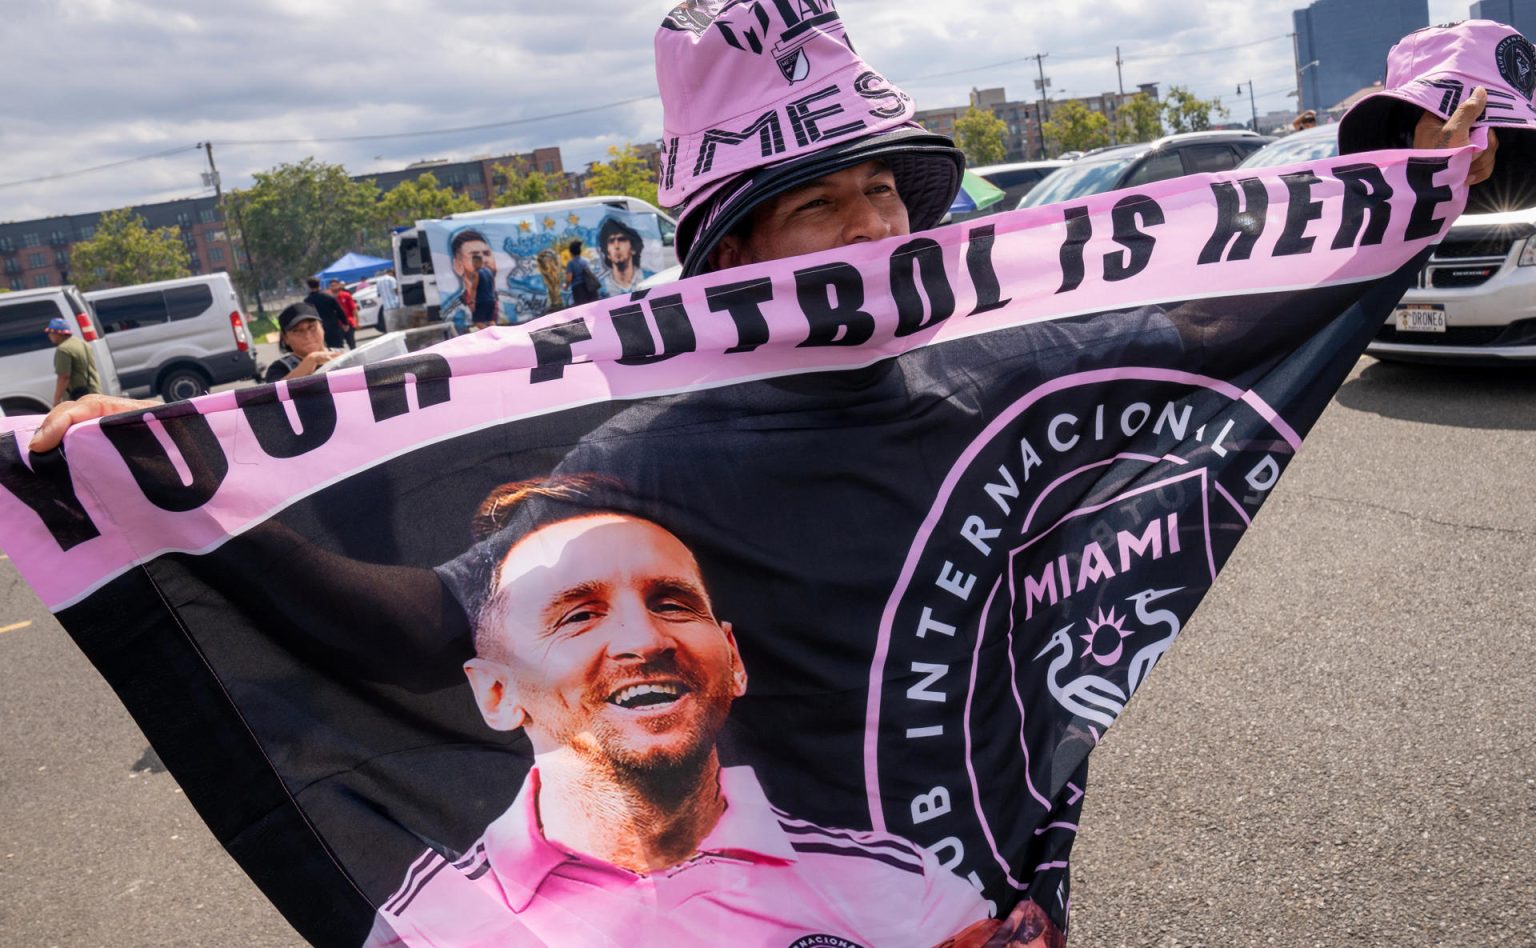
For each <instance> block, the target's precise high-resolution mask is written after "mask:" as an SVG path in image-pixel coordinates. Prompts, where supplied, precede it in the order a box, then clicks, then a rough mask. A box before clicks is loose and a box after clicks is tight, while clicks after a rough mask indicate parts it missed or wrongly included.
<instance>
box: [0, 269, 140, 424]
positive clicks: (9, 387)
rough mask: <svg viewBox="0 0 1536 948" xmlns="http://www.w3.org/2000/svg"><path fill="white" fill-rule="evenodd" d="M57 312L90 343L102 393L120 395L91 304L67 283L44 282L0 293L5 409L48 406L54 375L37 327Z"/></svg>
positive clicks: (33, 410)
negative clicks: (39, 285) (41, 285)
mask: <svg viewBox="0 0 1536 948" xmlns="http://www.w3.org/2000/svg"><path fill="white" fill-rule="evenodd" d="M58 316H62V317H63V318H64V320H65V321H66V322H68V323H69V324H70V325H71V326H74V327H75V332H76V333H77V334H78V335H79V336H80V338H81V339H82V340H84V341H85V344H86V345H87V346H89V347H90V349H91V353H92V355H93V356H94V358H95V359H96V375H97V377H98V378H100V380H101V390H102V393H103V394H106V395H121V394H122V391H123V390H122V386H121V384H119V382H118V376H117V366H116V365H115V364H114V363H113V361H112V351H111V350H110V349H109V348H107V343H106V341H105V340H104V339H102V338H101V335H100V334H99V333H98V332H97V331H96V323H95V321H94V320H93V319H92V317H91V309H90V307H89V306H88V305H87V304H86V302H85V300H84V299H83V298H81V296H80V291H79V290H77V289H75V288H74V287H73V286H49V287H43V288H42V289H37V290H21V291H19V292H16V293H0V408H3V409H4V411H5V414H7V415H31V414H37V413H41V412H46V411H47V410H48V409H49V408H51V407H53V390H54V386H55V384H56V383H57V382H58V376H57V375H55V374H54V371H53V343H51V342H49V341H48V337H47V336H46V335H45V334H44V333H43V328H44V327H45V326H47V325H48V322H49V320H51V319H53V318H54V317H58Z"/></svg>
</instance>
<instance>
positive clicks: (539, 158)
mask: <svg viewBox="0 0 1536 948" xmlns="http://www.w3.org/2000/svg"><path fill="white" fill-rule="evenodd" d="M498 165H511V166H512V167H514V168H517V169H518V170H519V171H521V172H522V173H524V174H526V173H527V172H529V171H537V172H539V173H541V174H547V175H554V176H555V177H556V179H557V181H556V192H555V197H556V198H571V197H579V196H580V195H581V181H580V177H579V176H577V175H574V174H572V173H570V172H568V171H566V170H565V164H564V162H563V160H562V159H561V157H560V149H559V148H558V147H555V148H535V149H534V150H533V151H531V152H527V153H525V154H521V155H495V156H491V155H484V156H481V157H478V158H471V159H469V160H468V161H448V160H446V159H441V160H437V161H418V162H415V163H413V164H409V165H406V166H405V167H404V168H402V169H400V170H399V171H382V172H379V173H377V174H360V175H354V176H353V178H352V180H354V181H372V182H373V183H374V184H376V185H378V186H379V190H380V191H389V190H391V189H392V188H394V187H395V186H396V185H398V184H400V183H402V182H404V181H414V180H416V179H417V178H419V177H421V176H422V175H424V174H427V173H429V172H430V173H431V174H432V176H433V177H435V178H436V179H437V183H438V185H439V186H441V187H447V188H452V189H453V190H454V191H456V192H457V193H459V194H462V195H465V196H466V197H468V198H469V199H470V200H471V201H474V202H475V203H477V204H479V205H480V206H481V207H490V206H491V202H492V200H493V199H494V198H495V196H496V194H497V193H498V192H499V191H500V190H501V188H502V187H503V186H504V185H505V184H506V179H505V178H504V177H503V176H502V175H501V174H500V173H499V172H497V170H496V167H497V166H498Z"/></svg>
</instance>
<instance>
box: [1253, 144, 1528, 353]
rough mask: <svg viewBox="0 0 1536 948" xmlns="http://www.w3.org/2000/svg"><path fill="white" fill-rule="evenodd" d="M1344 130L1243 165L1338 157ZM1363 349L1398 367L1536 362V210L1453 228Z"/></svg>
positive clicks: (1465, 221)
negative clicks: (1453, 363) (1430, 364)
mask: <svg viewBox="0 0 1536 948" xmlns="http://www.w3.org/2000/svg"><path fill="white" fill-rule="evenodd" d="M1338 128H1339V127H1338V126H1337V125H1322V126H1319V127H1317V128H1314V129H1309V130H1307V131H1304V132H1298V133H1296V134H1295V135H1287V136H1286V137H1285V138H1282V139H1280V140H1279V141H1277V142H1275V143H1274V144H1273V145H1270V146H1269V147H1268V148H1265V149H1264V150H1263V151H1261V152H1258V153H1257V154H1255V155H1254V156H1253V157H1251V158H1249V159H1248V160H1247V161H1245V162H1243V164H1242V167H1244V168H1266V167H1273V166H1275V165H1284V164H1291V163H1292V162H1298V161H1311V160H1313V159H1317V158H1328V157H1331V156H1333V155H1337V154H1338V152H1339V144H1338ZM1365 351H1366V352H1367V353H1368V354H1369V355H1373V356H1375V357H1376V358H1378V359H1385V360H1388V361H1398V362H1459V363H1464V364H1473V365H1503V364H1510V363H1513V362H1532V361H1536V207H1530V208H1526V209H1524V210H1508V211H1500V212H1495V213H1478V214H1463V215H1461V216H1460V217H1458V218H1457V219H1456V220H1455V221H1453V222H1452V223H1451V226H1450V229H1449V230H1448V231H1447V232H1446V235H1445V239H1444V240H1442V241H1441V242H1440V245H1439V246H1438V247H1436V248H1435V250H1434V253H1433V254H1432V255H1431V256H1430V258H1429V262H1428V263H1427V264H1425V266H1424V270H1423V271H1422V272H1421V273H1420V274H1419V278H1418V281H1417V285H1416V286H1415V287H1414V288H1413V289H1411V290H1409V291H1408V292H1407V293H1406V294H1404V296H1403V299H1402V302H1401V303H1399V304H1398V306H1397V308H1396V309H1395V310H1394V311H1393V312H1392V315H1391V316H1390V317H1388V319H1387V321H1386V323H1385V324H1383V325H1382V327H1381V331H1380V332H1379V333H1377V335H1376V338H1375V339H1374V340H1372V341H1371V344H1370V345H1369V346H1367V347H1366V349H1365Z"/></svg>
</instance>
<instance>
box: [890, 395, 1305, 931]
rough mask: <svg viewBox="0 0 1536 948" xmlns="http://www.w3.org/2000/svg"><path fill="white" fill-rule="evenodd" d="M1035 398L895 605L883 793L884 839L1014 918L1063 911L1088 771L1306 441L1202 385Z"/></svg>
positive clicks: (934, 538)
mask: <svg viewBox="0 0 1536 948" xmlns="http://www.w3.org/2000/svg"><path fill="white" fill-rule="evenodd" d="M1030 385H1031V386H1032V387H1029V388H1026V389H1025V390H1023V391H1021V392H1019V393H1018V394H1017V395H1016V396H1009V398H1010V399H1011V404H1008V406H1007V407H1006V408H1004V409H1002V410H1000V411H998V412H996V413H995V414H993V415H990V416H989V418H990V420H989V422H988V425H987V427H986V428H985V429H984V430H982V431H980V432H978V433H977V435H976V437H975V439H974V440H973V441H972V442H971V443H970V444H969V445H968V446H967V447H966V449H965V450H964V451H962V452H961V453H960V455H959V456H958V457H957V458H956V461H955V463H954V466H953V468H952V469H951V471H950V473H949V474H948V475H947V476H946V477H945V479H944V481H943V487H942V489H941V491H940V492H939V494H938V495H937V496H936V497H935V498H934V502H933V506H932V508H931V510H930V512H929V515H928V517H927V518H926V519H925V520H924V523H923V526H922V528H921V530H920V531H919V534H918V535H917V536H916V537H915V538H914V541H913V545H912V547H911V549H910V550H909V553H908V557H907V561H906V565H905V566H904V567H903V571H902V574H901V576H900V578H899V579H898V580H897V582H896V583H895V585H894V587H893V589H892V592H891V596H890V599H889V600H888V603H887V608H886V611H885V613H884V615H883V618H882V623H881V630H880V641H879V644H878V647H877V651H876V657H875V663H874V666H873V668H872V670H871V674H870V696H869V709H868V716H867V720H868V721H869V722H870V723H871V725H872V726H871V728H870V730H869V731H868V732H867V733H866V737H865V761H864V762H865V778H866V789H867V792H868V797H869V800H870V806H871V810H870V817H871V822H872V823H873V824H874V825H875V827H876V828H877V829H882V830H885V831H888V832H894V833H896V834H898V835H900V836H903V837H905V838H907V839H910V840H912V841H913V842H915V843H917V844H918V845H921V846H924V847H926V848H927V849H929V851H930V852H932V853H933V854H934V856H935V858H937V859H939V860H940V862H941V863H942V864H944V865H945V866H946V868H949V869H951V870H952V871H954V872H956V873H957V874H959V875H961V876H962V877H964V878H967V879H969V880H970V881H971V882H972V884H974V885H976V886H977V888H978V889H980V890H981V891H982V893H983V896H984V897H985V898H988V899H990V900H992V901H994V902H996V903H998V904H999V905H1000V906H1002V907H1003V909H1004V910H1006V907H1007V906H1009V905H1012V904H1014V902H1016V901H1017V899H1018V898H1019V897H1020V896H1021V895H1022V896H1027V897H1029V898H1031V899H1033V900H1035V901H1036V902H1039V903H1040V904H1041V905H1045V906H1047V907H1051V905H1052V903H1053V902H1055V900H1056V899H1057V898H1058V897H1061V900H1062V904H1061V905H1060V906H1058V908H1059V909H1060V911H1061V912H1062V913H1064V912H1065V904H1064V902H1065V898H1064V893H1065V888H1064V885H1065V879H1064V877H1063V876H1062V874H1061V870H1062V868H1063V867H1065V866H1066V861H1065V858H1064V854H1065V853H1066V852H1067V851H1068V850H1070V848H1071V844H1072V838H1073V836H1074V835H1075V832H1076V826H1075V823H1076V821H1075V819H1072V818H1071V815H1072V814H1073V813H1075V812H1076V810H1075V808H1076V807H1079V806H1080V800H1081V797H1082V792H1083V788H1082V787H1081V786H1079V785H1077V784H1075V783H1074V782H1073V781H1074V780H1075V779H1076V777H1075V774H1076V771H1077V769H1078V767H1079V765H1080V764H1081V762H1082V760H1083V758H1084V757H1085V756H1086V755H1087V753H1088V752H1089V750H1091V749H1092V747H1093V746H1094V745H1096V744H1097V743H1098V742H1099V740H1100V739H1101V738H1102V737H1103V735H1104V731H1105V729H1106V728H1108V727H1109V726H1110V725H1111V724H1113V722H1114V721H1115V719H1116V718H1117V717H1118V716H1119V715H1120V713H1121V711H1122V710H1123V709H1124V707H1125V704H1126V701H1127V700H1128V699H1129V698H1130V696H1131V695H1132V693H1134V692H1135V691H1136V689H1137V688H1138V687H1140V686H1141V685H1142V684H1143V683H1144V682H1145V681H1146V680H1147V676H1148V674H1149V673H1150V672H1151V671H1152V669H1153V667H1154V666H1155V665H1156V664H1157V663H1158V662H1159V660H1160V659H1161V658H1162V657H1163V655H1164V654H1165V653H1166V652H1167V651H1168V649H1169V648H1170V647H1171V646H1172V645H1173V643H1174V640H1175V639H1176V638H1177V636H1178V635H1179V634H1180V632H1181V630H1182V629H1183V627H1184V626H1185V624H1186V623H1187V622H1188V619H1189V616H1190V615H1191V613H1192V612H1193V611H1194V607H1195V604H1196V603H1197V602H1198V601H1199V600H1200V597H1201V595H1202V594H1203V593H1204V591H1205V590H1206V589H1207V588H1209V586H1210V585H1211V583H1212V581H1213V580H1214V579H1215V577H1216V573H1217V571H1218V569H1219V568H1220V564H1221V563H1222V562H1223V561H1224V560H1225V559H1226V557H1227V556H1228V555H1229V554H1230V552H1231V550H1232V549H1233V547H1234V545H1235V544H1236V542H1237V539H1238V538H1239V537H1240V536H1241V535H1242V534H1243V531H1244V530H1245V529H1246V528H1247V527H1248V525H1249V524H1250V523H1251V522H1252V518H1253V516H1254V514H1255V513H1256V512H1257V510H1258V508H1259V506H1260V505H1261V504H1262V503H1263V501H1264V499H1265V498H1266V497H1267V496H1268V493H1269V491H1270V489H1271V488H1272V487H1273V486H1274V484H1275V483H1276V482H1277V480H1278V479H1279V476H1280V473H1281V471H1282V470H1283V469H1284V467H1285V466H1286V464H1287V463H1288V462H1289V460H1290V458H1291V457H1292V456H1293V455H1294V452H1295V449H1296V447H1297V446H1298V445H1299V444H1300V437H1299V436H1298V435H1297V434H1296V433H1295V432H1294V431H1293V430H1291V429H1290V428H1289V426H1288V425H1286V424H1285V422H1284V421H1283V420H1282V419H1281V418H1280V417H1279V415H1278V414H1277V413H1276V412H1275V411H1274V410H1272V409H1271V408H1270V407H1269V406H1267V405H1266V404H1264V403H1263V402H1262V401H1261V400H1260V399H1259V398H1258V397H1257V396H1256V395H1255V394H1253V393H1251V392H1243V391H1240V390H1238V389H1236V388H1234V387H1232V386H1229V385H1226V384H1225V383H1221V382H1218V381H1215V380H1213V379H1208V378H1204V377H1201V376H1195V375H1186V374H1182V373H1176V372H1168V371H1164V370H1161V369H1153V368H1146V369H1136V368H1129V367H1127V368H1122V369H1118V370H1115V371H1113V372H1084V373H1079V374H1077V375H1071V376H1064V377H1060V378H1056V379H1052V380H1050V381H1048V382H1044V383H1038V384H1036V383H1034V382H1031V383H1030ZM936 775H942V776H940V777H936Z"/></svg>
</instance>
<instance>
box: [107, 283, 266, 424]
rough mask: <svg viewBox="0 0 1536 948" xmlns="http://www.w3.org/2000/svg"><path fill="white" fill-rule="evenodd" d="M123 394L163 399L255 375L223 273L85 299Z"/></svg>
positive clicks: (245, 331)
mask: <svg viewBox="0 0 1536 948" xmlns="http://www.w3.org/2000/svg"><path fill="white" fill-rule="evenodd" d="M85 298H86V300H87V302H89V303H90V304H91V306H92V308H93V309H94V310H95V312H96V319H97V321H98V322H100V324H101V329H102V332H103V334H104V335H105V336H106V338H107V342H108V344H109V345H110V346H111V347H112V355H113V357H114V358H115V359H116V360H117V366H118V372H119V373H120V374H121V377H122V383H123V388H124V389H126V390H127V391H128V392H129V394H133V395H146V394H157V395H159V396H161V397H162V398H164V399H165V400H166V401H168V402H173V401H178V400H180V399H183V398H192V397H193V396H195V395H201V394H203V393H204V392H206V391H208V389H209V387H210V386H213V385H219V384H222V383H224V382H234V381H238V380H240V379H247V378H255V377H256V353H255V350H254V349H253V347H252V346H251V333H250V329H249V327H248V326H247V323H246V318H245V314H244V312H243V310H242V307H241V306H240V297H239V296H237V295H236V294H235V287H234V285H233V284H231V283H230V282H229V275H228V274H226V273H210V274H208V275H206V276H195V277H183V278H181V279H177V280H162V281H160V282H159V283H143V284H140V285H137V286H120V287H114V288H113V289H110V290H95V291H92V292H90V293H87V294H85Z"/></svg>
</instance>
